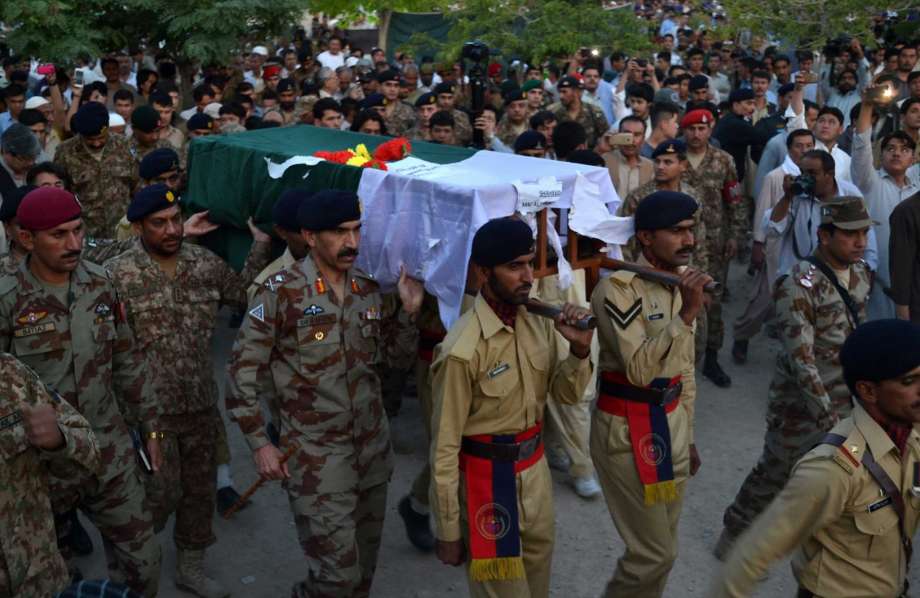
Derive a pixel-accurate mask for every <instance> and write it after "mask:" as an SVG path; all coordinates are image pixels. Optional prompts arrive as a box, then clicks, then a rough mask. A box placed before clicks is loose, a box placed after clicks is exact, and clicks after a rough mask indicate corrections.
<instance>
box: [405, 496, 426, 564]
mask: <svg viewBox="0 0 920 598" xmlns="http://www.w3.org/2000/svg"><path fill="white" fill-rule="evenodd" d="M399 516H400V517H402V520H403V523H404V524H405V525H406V535H407V536H409V541H410V542H412V545H413V546H415V547H416V548H418V549H419V550H421V551H424V552H431V551H432V550H434V534H433V533H431V525H430V523H429V522H428V514H427V513H419V512H418V511H416V510H415V509H413V508H412V498H411V497H409V496H404V497H403V499H402V500H401V501H399Z"/></svg>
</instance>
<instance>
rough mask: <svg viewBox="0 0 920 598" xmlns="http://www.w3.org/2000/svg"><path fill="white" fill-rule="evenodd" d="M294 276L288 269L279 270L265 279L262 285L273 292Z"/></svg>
mask: <svg viewBox="0 0 920 598" xmlns="http://www.w3.org/2000/svg"><path fill="white" fill-rule="evenodd" d="M293 278H294V276H293V275H292V274H291V272H289V271H288V270H279V271H278V272H275V273H274V274H272V275H271V276H269V277H268V278H266V279H265V281H264V282H263V283H262V286H263V287H265V288H266V289H268V290H269V291H272V292H275V291H276V290H277V289H278V288H279V287H282V286H284V284H285V283H286V282H288V281H290V280H292V279H293Z"/></svg>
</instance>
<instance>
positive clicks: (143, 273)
mask: <svg viewBox="0 0 920 598" xmlns="http://www.w3.org/2000/svg"><path fill="white" fill-rule="evenodd" d="M268 255H269V244H268V243H253V245H252V249H251V250H250V253H249V256H248V258H247V259H246V263H245V265H244V266H243V270H242V272H240V273H239V274H237V273H236V272H234V271H233V269H232V268H230V266H229V265H228V264H227V263H226V262H225V261H223V260H222V259H220V258H219V257H217V256H216V255H214V254H213V253H211V252H210V251H209V250H208V249H205V248H204V247H201V246H199V245H195V244H194V243H183V244H182V248H181V249H180V250H179V255H178V262H177V264H176V273H175V277H174V278H171V277H169V276H168V275H167V274H166V273H165V272H163V270H162V269H161V268H160V267H159V266H158V265H157V263H156V262H155V261H154V260H153V258H151V257H150V254H149V253H148V252H147V250H146V249H144V246H143V243H142V242H141V240H140V239H135V240H134V241H133V242H131V248H130V249H129V250H128V251H126V252H124V253H122V254H121V255H119V256H117V257H115V258H113V259H111V260H109V261H108V262H106V264H105V266H106V269H107V270H108V271H109V272H110V273H111V276H112V281H113V283H114V285H115V289H116V291H117V293H118V296H119V297H120V298H121V301H122V303H123V304H124V306H125V308H126V310H127V314H128V324H129V325H130V326H131V330H132V332H133V333H134V338H135V339H136V340H137V345H138V347H139V349H140V350H141V351H142V352H143V355H144V359H145V360H146V361H147V363H148V364H149V366H150V369H151V373H152V374H153V375H152V386H153V388H154V392H155V393H156V396H157V397H158V401H159V404H160V411H161V413H164V414H168V415H180V414H184V413H197V412H202V411H208V410H210V409H211V408H212V407H213V406H214V405H216V404H217V396H218V390H217V384H216V383H215V381H214V364H213V363H212V362H211V341H212V339H213V336H214V329H215V328H216V326H217V312H218V310H219V309H220V307H221V306H222V305H229V306H231V307H234V308H237V309H242V308H243V307H245V306H246V287H247V286H249V283H250V281H251V280H252V279H253V278H254V277H255V275H256V272H258V271H259V270H260V269H261V268H262V266H263V265H264V264H265V263H267V262H268Z"/></svg>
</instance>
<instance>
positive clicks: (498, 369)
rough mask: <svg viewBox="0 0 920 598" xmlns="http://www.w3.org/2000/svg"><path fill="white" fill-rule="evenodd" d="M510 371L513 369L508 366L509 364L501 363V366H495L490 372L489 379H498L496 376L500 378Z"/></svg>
mask: <svg viewBox="0 0 920 598" xmlns="http://www.w3.org/2000/svg"><path fill="white" fill-rule="evenodd" d="M510 369H511V366H510V365H508V364H507V363H500V364H498V365H497V366H495V367H494V368H492V369H491V370H489V373H488V376H489V378H494V377H496V376H499V375H501V374H504V373H505V372H507V371H508V370H510Z"/></svg>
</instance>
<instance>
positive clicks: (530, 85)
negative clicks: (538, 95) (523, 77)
mask: <svg viewBox="0 0 920 598" xmlns="http://www.w3.org/2000/svg"><path fill="white" fill-rule="evenodd" d="M521 89H522V90H523V91H524V92H525V93H526V92H528V91H530V90H531V89H543V81H537V80H536V79H530V80H529V81H524V85H522V86H521Z"/></svg>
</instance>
